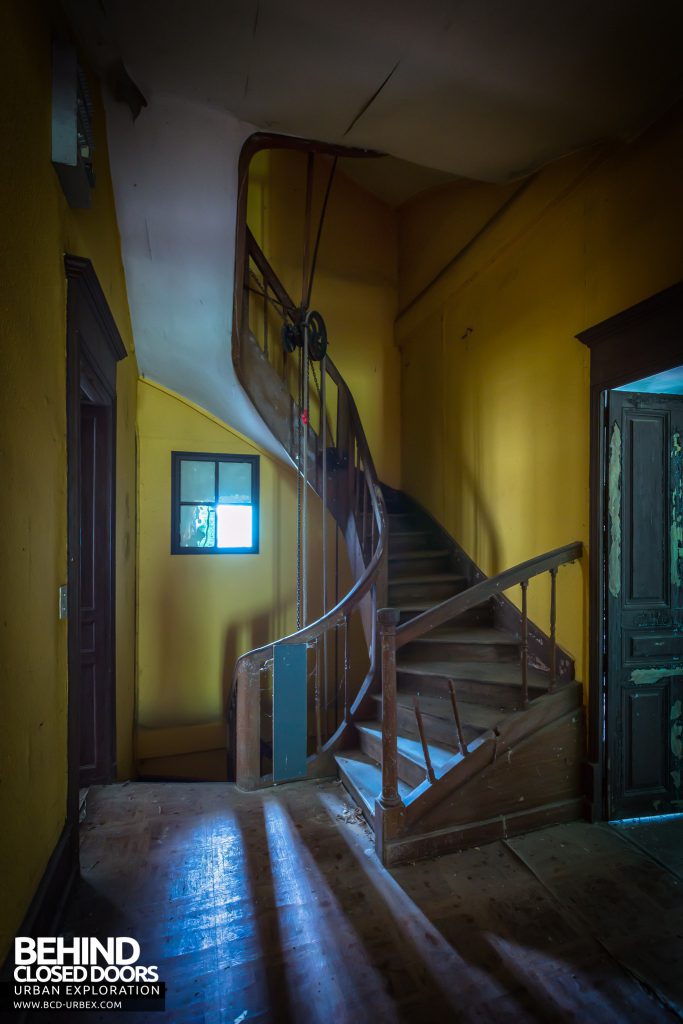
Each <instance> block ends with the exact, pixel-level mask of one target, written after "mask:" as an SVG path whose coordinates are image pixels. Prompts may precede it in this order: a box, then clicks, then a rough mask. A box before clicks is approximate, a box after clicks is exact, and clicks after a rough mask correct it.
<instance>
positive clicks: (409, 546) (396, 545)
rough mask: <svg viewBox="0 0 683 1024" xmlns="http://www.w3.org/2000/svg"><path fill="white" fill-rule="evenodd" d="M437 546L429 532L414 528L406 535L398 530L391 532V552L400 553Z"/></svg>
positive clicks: (392, 553)
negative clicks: (398, 532) (397, 531)
mask: <svg viewBox="0 0 683 1024" xmlns="http://www.w3.org/2000/svg"><path fill="white" fill-rule="evenodd" d="M435 546H436V541H435V539H434V537H432V536H431V534H429V533H424V532H420V531H416V530H413V531H411V532H410V533H409V534H406V535H405V536H400V535H399V534H397V533H396V532H394V533H393V535H392V533H391V532H390V533H389V554H390V555H398V554H401V553H403V552H404V551H415V550H421V551H423V550H429V548H433V547H435Z"/></svg>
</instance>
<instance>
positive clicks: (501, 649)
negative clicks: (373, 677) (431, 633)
mask: <svg viewBox="0 0 683 1024" xmlns="http://www.w3.org/2000/svg"><path fill="white" fill-rule="evenodd" d="M401 658H402V660H405V661H487V662H492V661H495V662H501V661H502V662H507V663H509V662H515V661H519V645H518V644H515V643H509V644H508V643H500V644H499V643H491V644H472V643H461V642H460V641H444V642H443V643H440V642H437V641H429V642H421V641H419V640H418V641H416V642H415V643H412V644H408V646H407V647H404V648H403V650H402V651H401Z"/></svg>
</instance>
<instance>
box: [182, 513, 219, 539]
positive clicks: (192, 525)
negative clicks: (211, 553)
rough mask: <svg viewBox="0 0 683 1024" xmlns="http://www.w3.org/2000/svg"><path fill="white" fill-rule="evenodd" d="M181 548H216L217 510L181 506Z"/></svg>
mask: <svg viewBox="0 0 683 1024" xmlns="http://www.w3.org/2000/svg"><path fill="white" fill-rule="evenodd" d="M180 546H181V548H213V547H215V546H216V510H215V509H214V508H211V507H210V506H208V505H181V506H180Z"/></svg>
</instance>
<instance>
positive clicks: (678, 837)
mask: <svg viewBox="0 0 683 1024" xmlns="http://www.w3.org/2000/svg"><path fill="white" fill-rule="evenodd" d="M611 827H612V828H613V829H615V830H616V832H617V835H620V836H621V837H622V838H624V839H627V840H628V841H629V842H631V843H633V844H634V845H635V846H637V847H638V848H639V849H641V850H642V851H643V852H644V853H646V854H648V855H649V856H650V857H652V858H653V859H654V860H657V861H659V863H660V864H662V865H663V866H664V867H666V868H668V869H669V871H671V872H672V873H673V874H674V875H676V876H677V877H678V878H680V879H681V880H683V818H679V817H672V818H664V817H662V818H657V819H654V820H652V819H650V820H648V819H647V818H641V819H639V820H636V821H629V822H618V821H617V822H614V823H613V824H612V826H611Z"/></svg>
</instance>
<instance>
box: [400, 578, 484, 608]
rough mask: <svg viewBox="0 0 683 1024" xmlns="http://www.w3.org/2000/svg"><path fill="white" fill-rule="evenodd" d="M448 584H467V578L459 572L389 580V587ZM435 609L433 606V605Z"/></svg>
mask: <svg viewBox="0 0 683 1024" xmlns="http://www.w3.org/2000/svg"><path fill="white" fill-rule="evenodd" d="M446 582H449V583H450V582H453V583H455V582H462V583H466V582H467V576H462V575H461V574H460V573H457V572H434V573H426V574H424V575H418V576H393V577H392V578H391V579H390V580H389V586H390V587H391V586H393V585H394V584H396V583H446ZM432 607H433V605H432Z"/></svg>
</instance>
